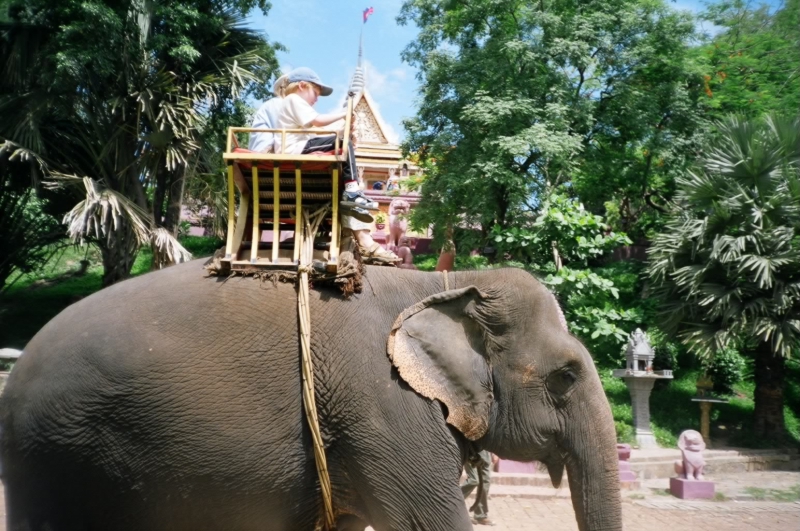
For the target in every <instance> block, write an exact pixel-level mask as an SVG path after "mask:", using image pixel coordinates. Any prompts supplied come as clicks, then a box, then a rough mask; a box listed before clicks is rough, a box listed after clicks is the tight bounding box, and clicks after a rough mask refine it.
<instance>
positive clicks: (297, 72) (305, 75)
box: [289, 66, 333, 96]
mask: <svg viewBox="0 0 800 531" xmlns="http://www.w3.org/2000/svg"><path fill="white" fill-rule="evenodd" d="M298 81H308V82H309V83H314V84H315V85H317V86H318V87H319V88H320V91H319V94H320V96H330V95H331V92H333V89H332V88H331V87H329V86H328V85H324V84H323V83H322V81H320V79H319V76H318V75H317V73H316V72H314V71H313V70H311V69H310V68H306V67H305V66H301V67H300V68H295V69H294V70H292V71H291V72H289V83H297V82H298Z"/></svg>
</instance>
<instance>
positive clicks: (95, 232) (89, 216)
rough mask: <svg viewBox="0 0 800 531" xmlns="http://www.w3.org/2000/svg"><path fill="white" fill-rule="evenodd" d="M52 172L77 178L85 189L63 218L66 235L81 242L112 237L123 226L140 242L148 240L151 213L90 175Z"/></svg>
mask: <svg viewBox="0 0 800 531" xmlns="http://www.w3.org/2000/svg"><path fill="white" fill-rule="evenodd" d="M53 176H54V177H56V178H58V179H64V180H67V181H73V182H75V181H80V182H82V183H83V186H84V188H85V189H86V198H85V199H84V200H83V201H81V202H79V203H78V204H77V205H75V206H74V207H73V208H72V210H70V211H69V212H68V213H67V214H66V215H65V216H64V220H63V223H64V224H65V225H67V235H68V236H69V237H70V239H72V240H73V241H74V242H75V243H84V242H85V240H87V239H95V240H104V239H105V240H108V239H113V238H114V237H116V233H118V232H119V231H120V230H122V229H123V228H126V227H127V228H129V229H130V230H131V232H132V233H133V236H134V237H135V238H136V241H137V243H138V244H139V245H140V246H141V245H144V244H146V243H148V242H149V241H150V232H151V231H150V227H151V225H152V222H151V220H150V215H149V213H148V212H147V211H145V210H144V209H142V208H141V207H140V206H139V205H137V204H136V203H134V202H133V201H131V200H130V199H128V198H127V197H125V196H124V195H122V194H120V193H119V192H116V191H114V190H111V189H110V188H106V187H103V186H101V185H100V184H99V183H98V182H97V181H95V180H94V179H91V178H89V177H83V178H80V177H77V176H75V175H65V174H59V173H55V174H54V175H53Z"/></svg>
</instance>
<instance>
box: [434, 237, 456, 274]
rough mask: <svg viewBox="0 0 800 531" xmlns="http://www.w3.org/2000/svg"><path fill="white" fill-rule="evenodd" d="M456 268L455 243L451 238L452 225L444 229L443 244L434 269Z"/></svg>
mask: <svg viewBox="0 0 800 531" xmlns="http://www.w3.org/2000/svg"><path fill="white" fill-rule="evenodd" d="M455 268H456V244H455V241H454V240H453V227H452V226H449V227H447V228H446V229H445V236H444V245H442V251H441V252H440V253H439V260H437V261H436V271H454V270H455Z"/></svg>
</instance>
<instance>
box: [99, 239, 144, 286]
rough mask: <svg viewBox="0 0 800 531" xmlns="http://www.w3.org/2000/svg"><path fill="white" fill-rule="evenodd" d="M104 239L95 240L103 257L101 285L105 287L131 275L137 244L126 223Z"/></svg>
mask: <svg viewBox="0 0 800 531" xmlns="http://www.w3.org/2000/svg"><path fill="white" fill-rule="evenodd" d="M121 225H122V226H120V227H119V228H118V229H117V230H116V231H113V232H112V233H111V234H109V237H108V238H107V239H106V240H105V241H99V242H97V244H98V247H99V248H100V254H101V256H102V258H103V287H104V288H106V287H108V286H110V285H112V284H116V283H117V282H119V281H121V280H125V279H126V278H128V277H130V276H131V269H133V262H134V261H135V260H136V254H137V251H138V246H137V245H136V237H135V236H134V235H133V234H132V233H131V231H130V229H129V228H128V226H127V224H124V223H121Z"/></svg>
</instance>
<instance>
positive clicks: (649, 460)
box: [629, 448, 800, 480]
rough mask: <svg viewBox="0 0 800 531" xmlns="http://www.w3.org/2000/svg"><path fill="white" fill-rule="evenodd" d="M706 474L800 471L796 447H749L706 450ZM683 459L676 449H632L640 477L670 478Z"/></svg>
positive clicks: (631, 459) (635, 467) (631, 462)
mask: <svg viewBox="0 0 800 531" xmlns="http://www.w3.org/2000/svg"><path fill="white" fill-rule="evenodd" d="M703 457H704V459H705V460H706V474H710V475H713V474H721V473H734V472H756V471H759V470H800V455H798V453H797V450H796V449H787V450H749V449H743V448H720V449H714V450H706V451H705V452H703ZM679 459H681V453H680V451H679V450H677V449H674V450H673V449H667V448H659V449H655V450H632V451H631V458H630V461H629V462H630V464H631V470H633V471H634V472H635V473H636V476H637V477H638V478H639V480H646V479H653V478H669V477H672V476H674V475H675V469H674V462H675V461H677V460H679Z"/></svg>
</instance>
